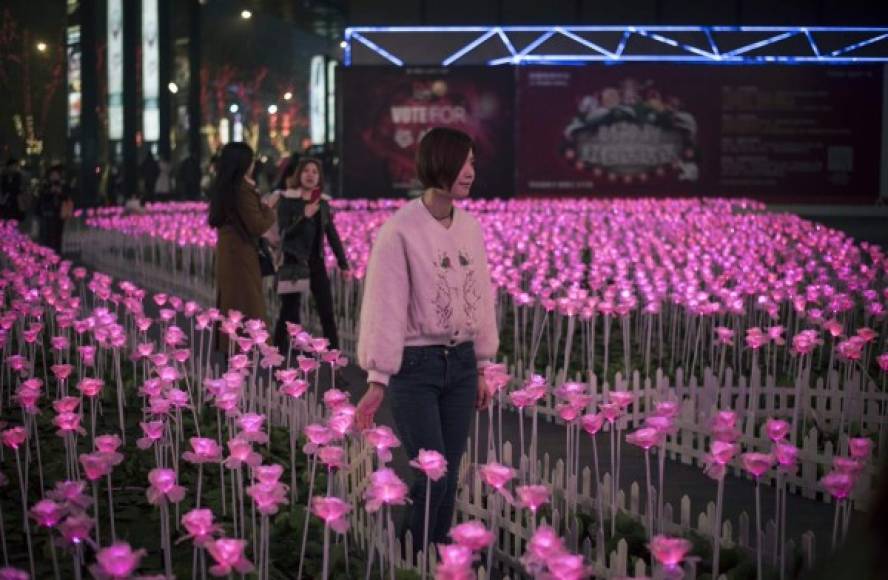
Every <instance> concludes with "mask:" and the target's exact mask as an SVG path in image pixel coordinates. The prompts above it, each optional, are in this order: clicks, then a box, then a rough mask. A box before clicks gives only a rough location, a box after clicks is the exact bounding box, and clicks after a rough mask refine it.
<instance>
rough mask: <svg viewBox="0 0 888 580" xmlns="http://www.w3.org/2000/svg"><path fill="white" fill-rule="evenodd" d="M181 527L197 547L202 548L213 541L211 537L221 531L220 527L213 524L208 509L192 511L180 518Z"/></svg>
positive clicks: (211, 515)
mask: <svg viewBox="0 0 888 580" xmlns="http://www.w3.org/2000/svg"><path fill="white" fill-rule="evenodd" d="M182 525H183V526H184V527H185V531H187V532H188V535H187V536H186V537H187V538H191V539H192V540H193V541H194V543H195V544H197V545H198V546H203V545H204V544H205V543H206V542H208V541H209V540H212V539H213V535H214V534H217V533H219V532H221V531H222V526H220V525H218V524H214V523H213V512H212V511H211V510H208V509H193V510H191V511H190V512H188V513H186V514H185V515H183V516H182Z"/></svg>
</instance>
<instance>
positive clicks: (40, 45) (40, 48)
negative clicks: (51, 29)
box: [37, 40, 47, 52]
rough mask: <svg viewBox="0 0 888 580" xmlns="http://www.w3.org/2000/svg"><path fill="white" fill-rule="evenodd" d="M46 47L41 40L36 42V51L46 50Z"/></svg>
mask: <svg viewBox="0 0 888 580" xmlns="http://www.w3.org/2000/svg"><path fill="white" fill-rule="evenodd" d="M46 48H47V47H46V43H45V42H43V41H42V40H41V41H40V42H38V43H37V50H38V52H46Z"/></svg>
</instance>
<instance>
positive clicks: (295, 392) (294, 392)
mask: <svg viewBox="0 0 888 580" xmlns="http://www.w3.org/2000/svg"><path fill="white" fill-rule="evenodd" d="M279 390H280V392H281V394H282V395H286V396H288V397H292V398H293V399H298V398H299V397H301V396H302V395H304V394H305V391H307V390H308V382H306V381H303V380H302V379H293V380H292V381H289V382H285V383H284V384H282V385H281V387H280V389H279Z"/></svg>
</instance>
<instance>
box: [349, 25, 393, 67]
mask: <svg viewBox="0 0 888 580" xmlns="http://www.w3.org/2000/svg"><path fill="white" fill-rule="evenodd" d="M349 38H352V39H355V40H357V41H358V42H360V43H361V44H363V45H364V46H366V47H367V48H369V49H370V50H372V51H374V52H375V53H376V54H378V55H379V56H381V57H383V58H384V59H386V60H387V61H389V62H390V63H392V64H393V65H395V66H404V61H403V60H401V59H400V58H398V57H397V56H395V55H393V54H392V53H390V52H389V51H387V50H386V49H384V48H382V47H381V46H379V45H378V44H376V43H375V42H372V41H370V40H367V38H366V37H364V35H363V34H358V33H357V32H354V31H352V33H351V35H350V36H349Z"/></svg>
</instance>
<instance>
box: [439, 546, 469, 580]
mask: <svg viewBox="0 0 888 580" xmlns="http://www.w3.org/2000/svg"><path fill="white" fill-rule="evenodd" d="M474 559H475V554H474V552H472V550H470V549H469V548H467V547H465V546H461V545H459V544H438V567H437V568H436V569H435V580H475V572H474V571H473V570H472V562H473V561H474Z"/></svg>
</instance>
